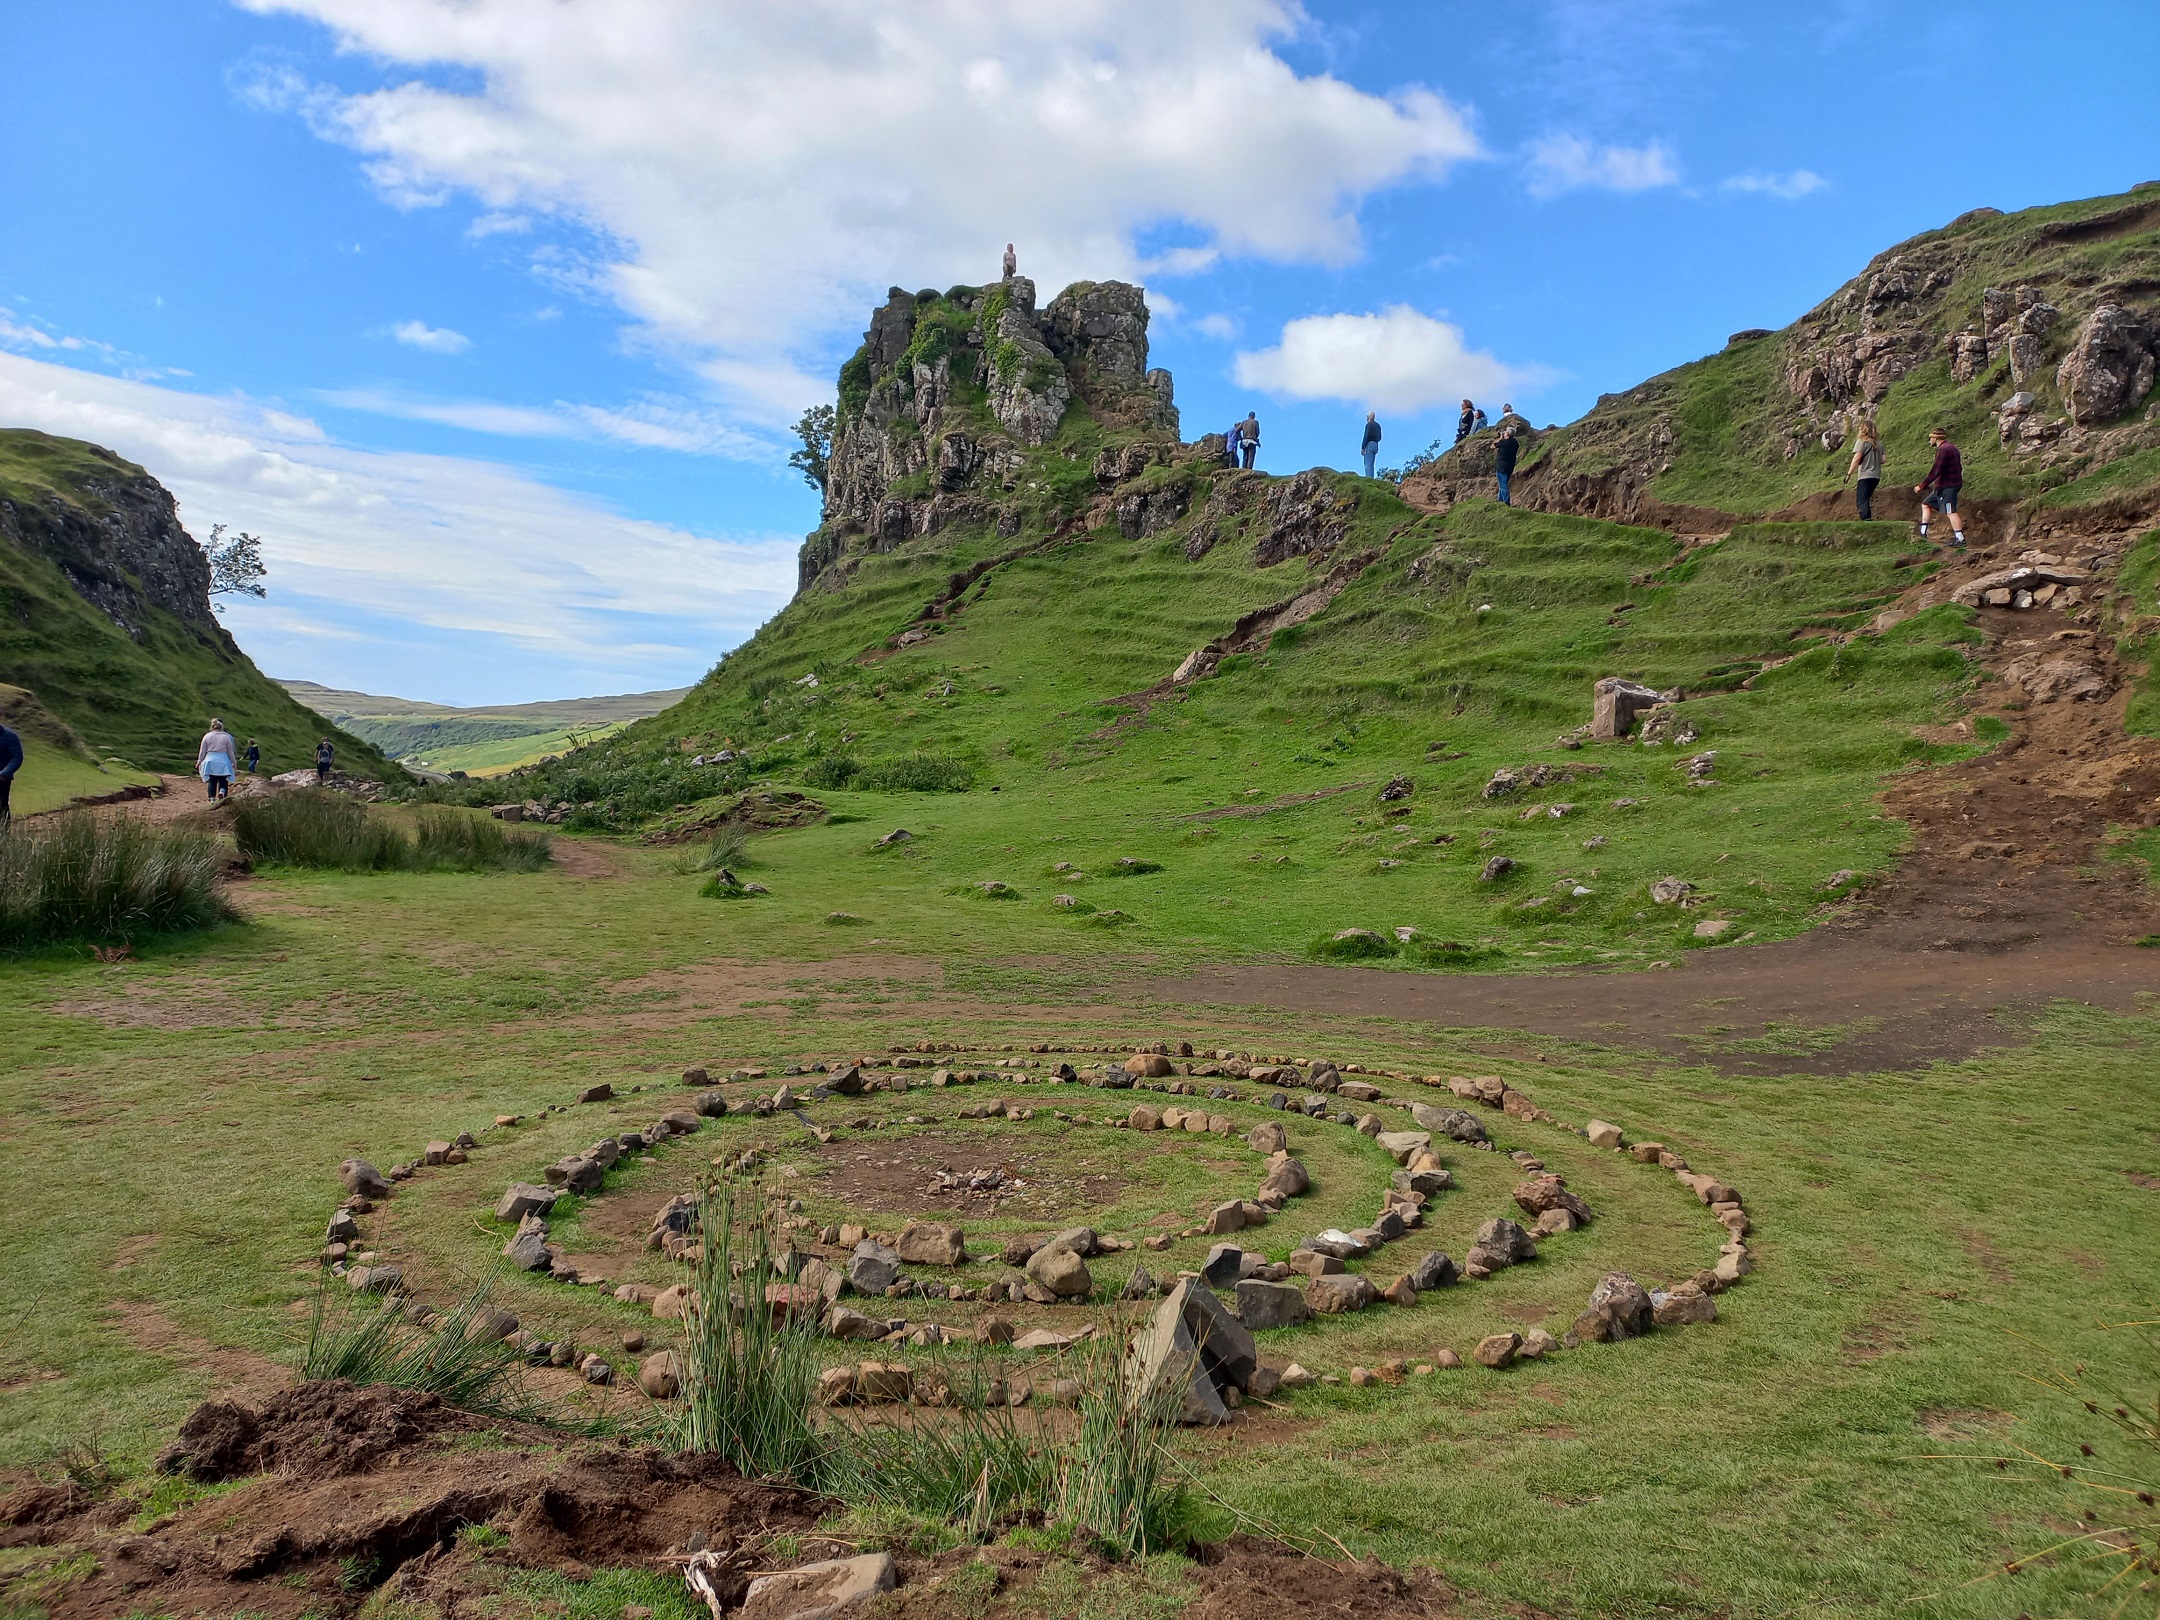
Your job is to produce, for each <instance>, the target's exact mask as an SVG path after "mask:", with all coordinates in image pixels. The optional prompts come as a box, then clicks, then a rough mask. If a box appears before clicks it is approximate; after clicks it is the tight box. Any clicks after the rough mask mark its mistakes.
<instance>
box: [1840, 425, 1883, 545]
mask: <svg viewBox="0 0 2160 1620" xmlns="http://www.w3.org/2000/svg"><path fill="white" fill-rule="evenodd" d="M1845 476H1846V477H1847V478H1850V479H1851V480H1852V481H1853V504H1854V505H1855V506H1857V507H1858V508H1859V509H1860V521H1861V522H1863V523H1866V522H1868V521H1870V520H1872V519H1873V518H1874V516H1875V486H1876V485H1877V484H1879V483H1881V482H1882V440H1881V439H1879V438H1877V437H1876V436H1875V424H1874V423H1873V422H1862V423H1861V424H1860V440H1859V442H1858V443H1857V444H1855V445H1854V446H1853V453H1852V460H1851V461H1850V462H1849V463H1847V465H1846V468H1845Z"/></svg>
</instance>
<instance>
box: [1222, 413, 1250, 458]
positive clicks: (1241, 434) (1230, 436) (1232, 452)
mask: <svg viewBox="0 0 2160 1620" xmlns="http://www.w3.org/2000/svg"><path fill="white" fill-rule="evenodd" d="M1244 440H1245V424H1244V423H1243V422H1232V423H1231V424H1230V431H1229V432H1228V433H1226V434H1224V435H1223V465H1224V466H1226V467H1235V466H1236V465H1237V464H1238V446H1239V445H1240V444H1242V443H1243V442H1244Z"/></svg>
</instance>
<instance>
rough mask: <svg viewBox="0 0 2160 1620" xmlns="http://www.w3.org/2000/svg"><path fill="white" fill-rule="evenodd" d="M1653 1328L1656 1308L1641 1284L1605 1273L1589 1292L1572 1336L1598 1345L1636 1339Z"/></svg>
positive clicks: (1615, 1273)
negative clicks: (1586, 1305) (1585, 1307)
mask: <svg viewBox="0 0 2160 1620" xmlns="http://www.w3.org/2000/svg"><path fill="white" fill-rule="evenodd" d="M1655 1324H1656V1307H1655V1306H1653V1305H1652V1303H1651V1300H1650V1295H1649V1293H1648V1292H1647V1291H1646V1290H1645V1289H1644V1288H1643V1286H1642V1284H1641V1283H1639V1282H1637V1281H1636V1280H1635V1279H1634V1278H1633V1277H1630V1276H1629V1275H1628V1274H1627V1273H1626V1272H1624V1271H1608V1272H1607V1273H1606V1274H1605V1275H1604V1276H1603V1277H1602V1278H1600V1279H1599V1280H1598V1285H1597V1287H1595V1288H1593V1289H1592V1290H1591V1291H1590V1304H1589V1308H1588V1309H1586V1310H1585V1311H1584V1312H1583V1313H1582V1315H1580V1316H1578V1317H1576V1318H1575V1336H1576V1337H1577V1338H1579V1339H1589V1340H1593V1341H1595V1342H1597V1343H1601V1344H1611V1343H1617V1342H1618V1341H1619V1340H1622V1339H1636V1338H1640V1337H1641V1336H1642V1335H1643V1334H1645V1333H1648V1332H1649V1331H1650V1329H1651V1328H1652V1327H1653V1326H1654V1325H1655Z"/></svg>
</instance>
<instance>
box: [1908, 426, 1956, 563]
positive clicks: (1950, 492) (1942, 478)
mask: <svg viewBox="0 0 2160 1620" xmlns="http://www.w3.org/2000/svg"><path fill="white" fill-rule="evenodd" d="M1928 442H1929V443H1930V444H1932V445H1934V446H1935V462H1934V465H1933V466H1931V467H1929V468H1928V475H1927V477H1926V478H1924V479H1922V480H1921V481H1920V482H1919V483H1917V484H1915V485H1913V493H1914V494H1915V495H1917V496H1919V497H1920V538H1921V539H1923V540H1925V539H1926V538H1927V532H1928V520H1929V519H1931V518H1932V517H1934V515H1935V514H1936V513H1937V512H1940V513H1942V514H1943V515H1944V516H1945V517H1947V518H1948V519H1949V520H1950V544H1951V545H1952V546H1954V547H1956V548H1958V549H1959V550H1963V549H1964V546H1965V520H1964V519H1963V518H1961V517H1959V516H1958V509H1957V500H1958V489H1959V487H1960V486H1962V485H1963V484H1964V482H1965V458H1964V457H1963V456H1961V455H1959V454H1958V447H1957V446H1956V445H1954V444H1952V443H1951V442H1950V432H1949V430H1948V429H1947V428H1931V429H1929V430H1928Z"/></svg>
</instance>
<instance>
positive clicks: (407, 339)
mask: <svg viewBox="0 0 2160 1620" xmlns="http://www.w3.org/2000/svg"><path fill="white" fill-rule="evenodd" d="M390 335H391V336H392V337H394V338H396V339H397V340H398V342H400V343H402V344H404V345H405V346H406V347H407V348H408V349H425V350H427V351H428V353H430V354H463V353H464V352H465V351H466V350H467V349H469V348H471V347H472V339H471V338H469V337H467V336H466V335H465V334H464V333H463V332H453V331H451V330H450V328H449V327H447V326H430V325H428V324H427V322H425V321H399V322H398V323H397V325H395V326H393V327H391V328H390Z"/></svg>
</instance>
